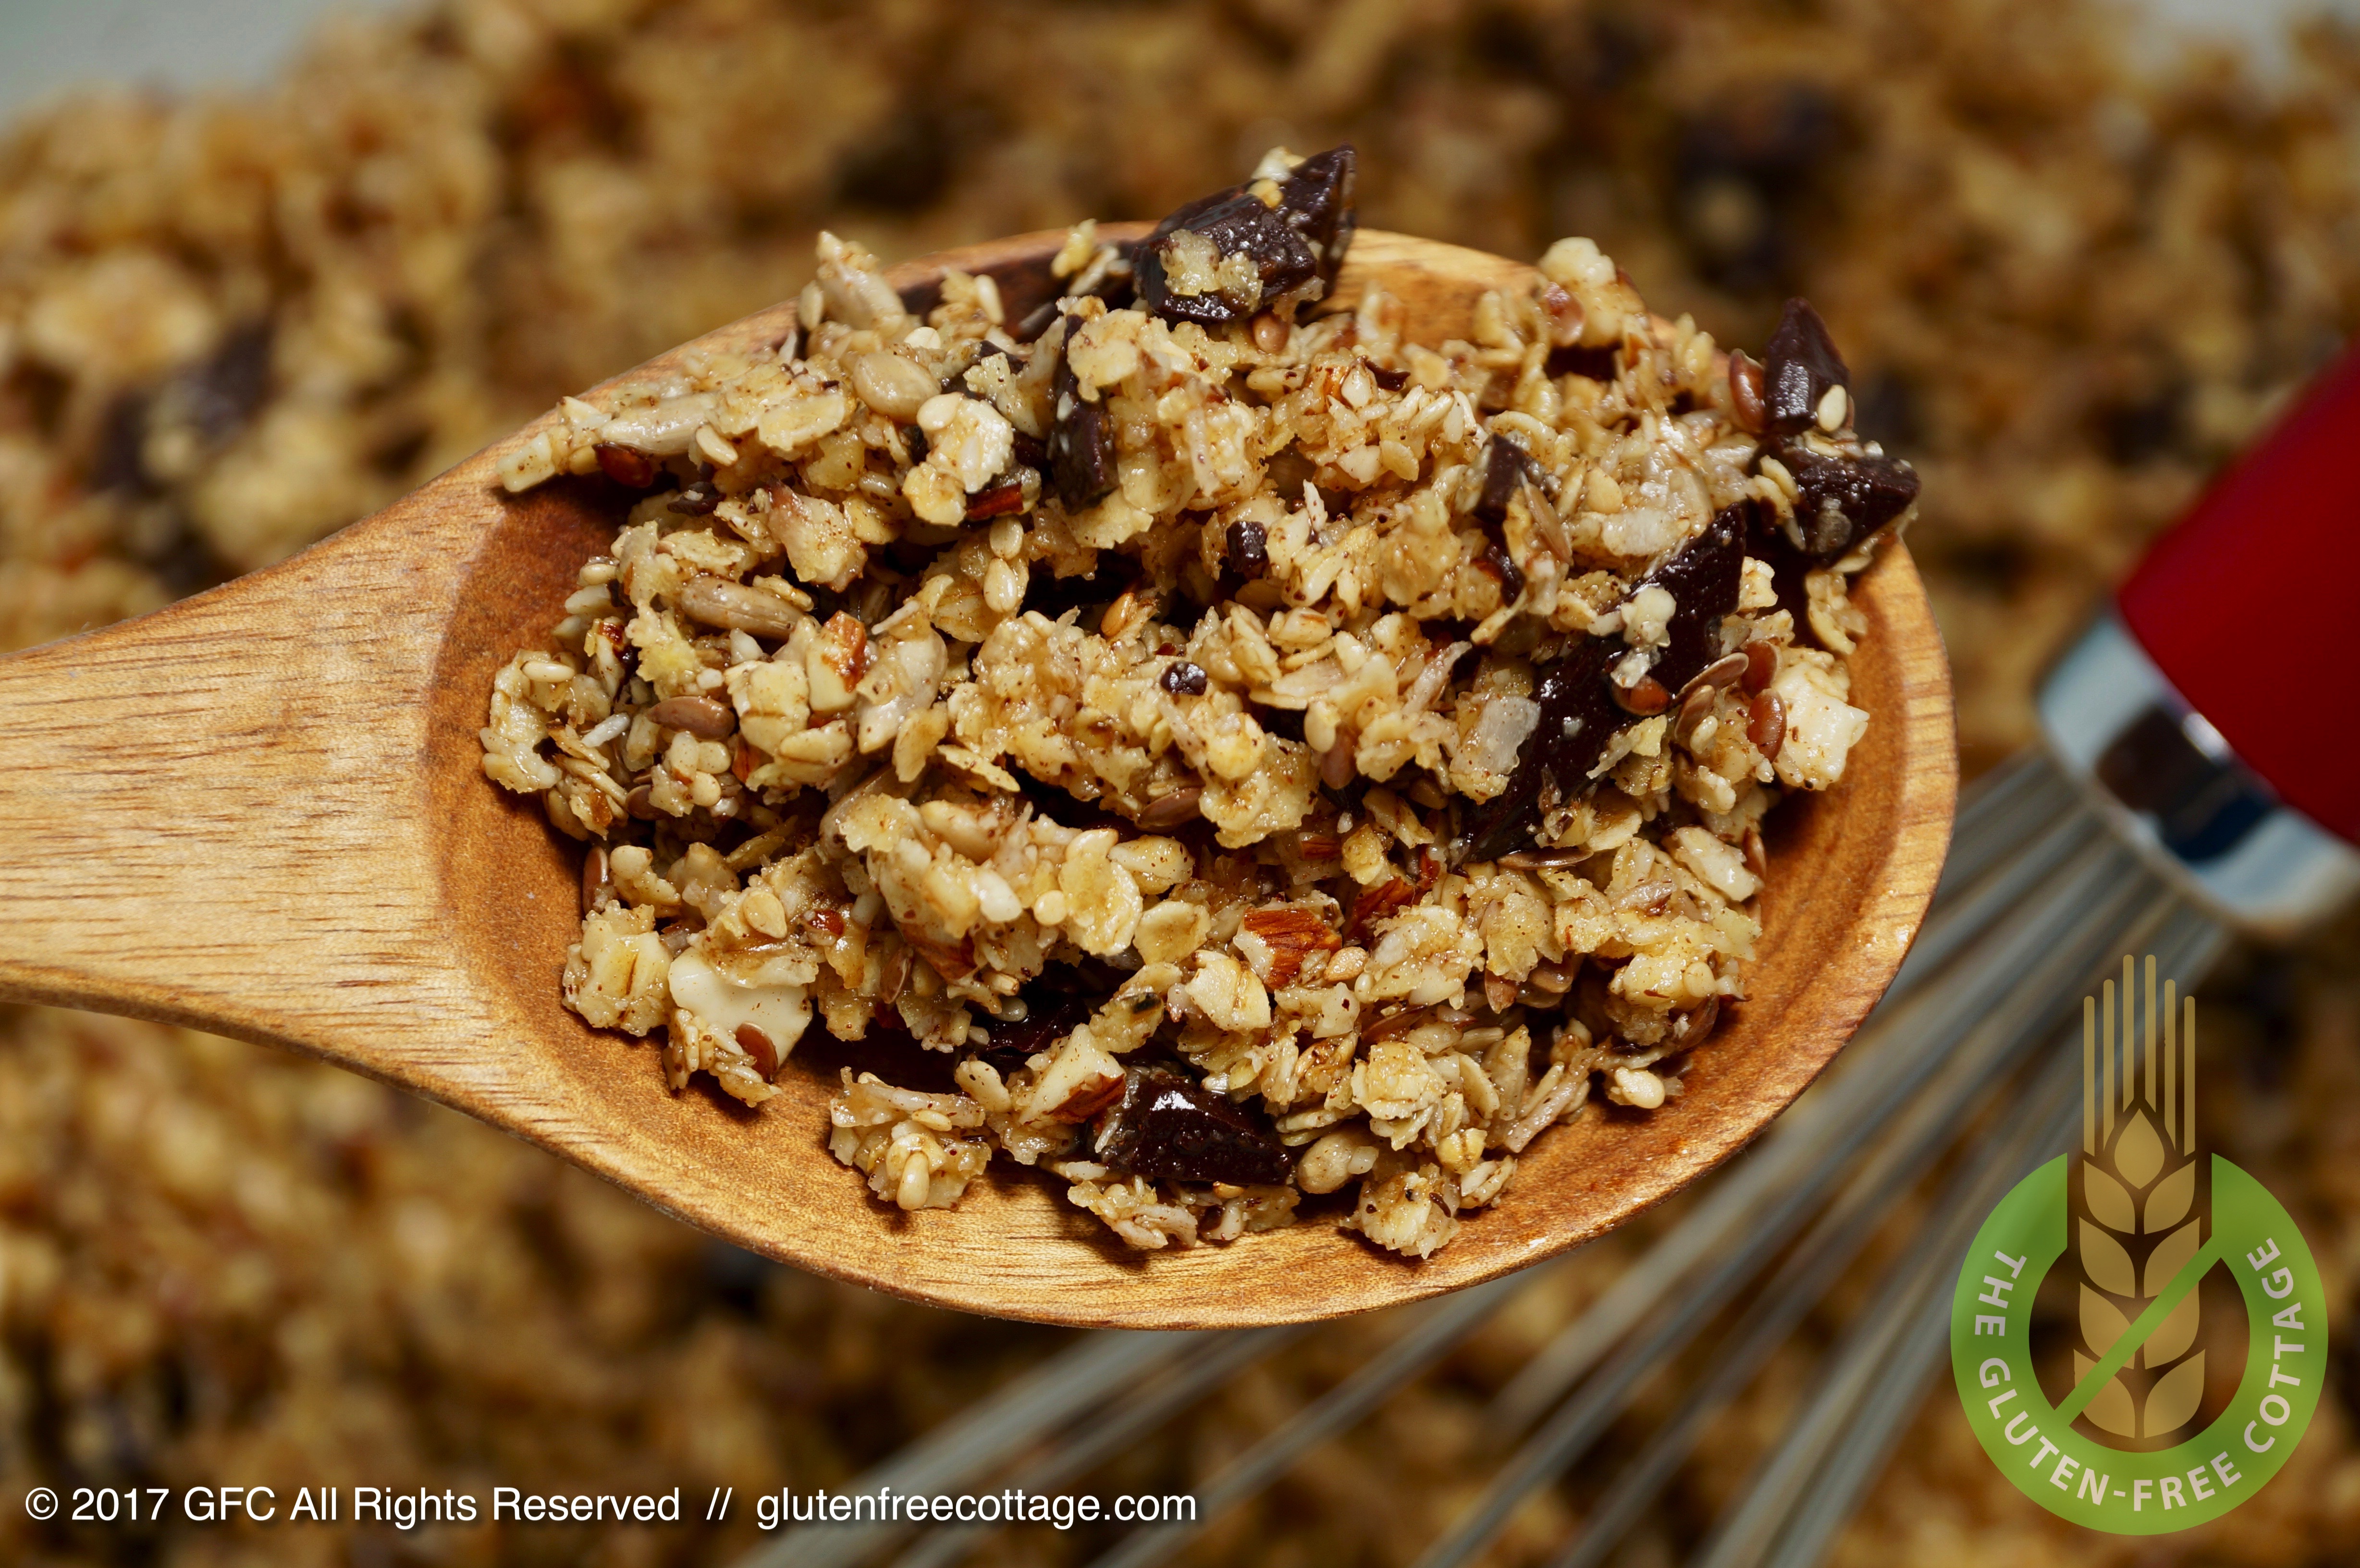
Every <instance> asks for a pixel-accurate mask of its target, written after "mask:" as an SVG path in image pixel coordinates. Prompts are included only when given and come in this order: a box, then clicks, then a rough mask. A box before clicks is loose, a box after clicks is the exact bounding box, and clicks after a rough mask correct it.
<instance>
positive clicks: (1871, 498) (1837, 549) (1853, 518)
mask: <svg viewBox="0 0 2360 1568" xmlns="http://www.w3.org/2000/svg"><path fill="white" fill-rule="evenodd" d="M1769 451H1770V453H1771V455H1772V456H1774V457H1775V458H1776V459H1777V460H1778V461H1779V462H1780V463H1785V464H1786V471H1787V472H1788V473H1789V474H1793V475H1794V476H1795V484H1796V486H1797V489H1798V490H1800V491H1801V495H1799V497H1798V498H1797V500H1796V502H1795V521H1794V532H1793V533H1792V534H1789V533H1788V532H1787V530H1786V529H1784V528H1779V529H1776V530H1775V531H1776V532H1777V534H1778V535H1779V537H1780V538H1781V539H1785V540H1786V545H1787V549H1788V550H1789V551H1791V552H1797V553H1799V554H1800V555H1802V556H1803V558H1804V559H1805V560H1807V561H1809V562H1810V563H1811V564H1812V565H1815V566H1826V565H1829V564H1830V563H1832V562H1834V561H1841V560H1842V559H1843V558H1844V556H1846V555H1847V554H1849V553H1850V552H1851V551H1852V549H1853V547H1854V546H1856V545H1858V544H1860V543H1861V542H1862V541H1863V539H1868V538H1869V537H1870V536H1872V535H1874V533H1876V532H1877V530H1878V529H1880V528H1884V527H1885V526H1886V525H1887V524H1889V523H1891V522H1892V521H1893V520H1894V519H1895V518H1896V517H1899V516H1900V515H1901V514H1902V513H1904V512H1906V511H1907V510H1908V509H1909V504H1910V503H1911V502H1912V501H1915V500H1916V499H1917V470H1915V469H1913V468H1911V467H1910V466H1909V465H1908V464H1907V463H1903V462H1901V461H1900V460H1899V459H1897V458H1890V457H1837V456H1829V455H1826V454H1824V453H1821V452H1814V451H1812V450H1811V449H1810V448H1809V447H1807V446H1804V445H1802V444H1801V443H1800V442H1796V441H1773V442H1772V443H1770V448H1769ZM1770 561H1771V564H1772V565H1773V566H1774V567H1775V566H1776V565H1778V564H1779V561H1778V560H1777V558H1776V555H1775V553H1774V554H1773V555H1772V556H1771V557H1770Z"/></svg>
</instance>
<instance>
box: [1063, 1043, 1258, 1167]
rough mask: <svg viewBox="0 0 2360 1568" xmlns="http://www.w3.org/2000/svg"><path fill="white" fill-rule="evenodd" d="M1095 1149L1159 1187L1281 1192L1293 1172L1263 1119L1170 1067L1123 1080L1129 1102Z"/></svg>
mask: <svg viewBox="0 0 2360 1568" xmlns="http://www.w3.org/2000/svg"><path fill="white" fill-rule="evenodd" d="M1094 1147H1095V1148H1096V1149H1097V1151H1098V1158H1099V1159H1100V1160H1104V1161H1105V1162H1106V1163H1107V1164H1109V1165H1111V1166H1113V1167H1114V1168H1115V1169H1116V1170H1118V1171H1129V1172H1130V1173H1131V1174H1132V1175H1134V1176H1146V1177H1149V1178H1152V1179H1153V1180H1155V1181H1227V1182H1229V1183H1230V1184H1232V1185H1234V1186H1240V1187H1267V1186H1274V1185H1276V1184H1277V1183H1279V1182H1281V1181H1285V1180H1286V1178H1287V1173H1288V1171H1290V1170H1292V1169H1293V1165H1292V1162H1291V1161H1290V1160H1288V1159H1287V1157H1286V1149H1285V1148H1284V1146H1283V1145H1281V1144H1280V1142H1279V1141H1278V1139H1277V1138H1275V1137H1274V1136H1273V1134H1272V1133H1271V1130H1270V1129H1269V1127H1266V1126H1264V1125H1263V1124H1262V1120H1261V1118H1260V1117H1258V1116H1254V1115H1253V1113H1251V1111H1248V1110H1246V1109H1245V1108H1244V1107H1243V1106H1241V1105H1233V1104H1231V1103H1230V1102H1229V1100H1228V1099H1227V1098H1226V1097H1225V1096H1223V1095H1219V1094H1214V1093H1213V1092H1212V1091H1211V1090H1209V1089H1207V1088H1204V1087H1203V1086H1201V1085H1199V1084H1197V1083H1193V1082H1191V1081H1190V1080H1189V1079H1187V1078H1185V1077H1184V1076H1182V1075H1181V1074H1180V1073H1175V1072H1174V1071H1172V1070H1171V1069H1170V1068H1167V1067H1133V1068H1131V1069H1130V1070H1129V1071H1128V1072H1126V1073H1124V1074H1123V1087H1122V1101H1121V1103H1120V1104H1119V1105H1116V1106H1115V1108H1114V1109H1113V1110H1111V1111H1109V1112H1108V1113H1107V1115H1106V1118H1105V1119H1104V1120H1103V1121H1102V1122H1100V1124H1099V1130H1098V1138H1097V1139H1096V1140H1095V1143H1094Z"/></svg>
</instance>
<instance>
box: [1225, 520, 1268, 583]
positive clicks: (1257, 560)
mask: <svg viewBox="0 0 2360 1568" xmlns="http://www.w3.org/2000/svg"><path fill="white" fill-rule="evenodd" d="M1227 542H1228V544H1229V570H1230V571H1232V572H1236V573H1237V574H1238V575H1239V576H1240V577H1242V578H1245V579H1246V580H1247V581H1249V582H1251V581H1252V580H1253V579H1254V578H1257V577H1260V576H1261V575H1262V573H1263V572H1268V571H1269V570H1270V531H1269V530H1268V529H1266V528H1263V527H1262V525H1261V524H1260V523H1256V522H1237V523H1231V524H1230V525H1229V537H1228V540H1227Z"/></svg>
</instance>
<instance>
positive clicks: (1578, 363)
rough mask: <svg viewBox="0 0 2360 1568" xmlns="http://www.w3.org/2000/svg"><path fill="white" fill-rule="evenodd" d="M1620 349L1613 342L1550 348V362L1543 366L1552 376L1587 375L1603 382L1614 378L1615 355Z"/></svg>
mask: <svg viewBox="0 0 2360 1568" xmlns="http://www.w3.org/2000/svg"><path fill="white" fill-rule="evenodd" d="M1619 352H1620V350H1619V349H1618V348H1617V347H1616V345H1614V344H1613V343H1604V344H1601V345H1600V346H1599V347H1596V348H1583V347H1582V346H1581V345H1580V344H1579V343H1576V344H1574V345H1573V346H1572V347H1570V348H1553V349H1551V350H1549V356H1548V363H1547V364H1546V365H1542V366H1541V368H1542V369H1543V370H1544V371H1546V372H1547V373H1548V375H1549V376H1552V377H1555V376H1588V377H1590V379H1591V380H1592V381H1596V382H1599V383H1601V384H1603V383H1605V382H1609V381H1612V380H1613V379H1614V356H1615V354H1617V353H1619Z"/></svg>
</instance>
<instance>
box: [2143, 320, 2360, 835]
mask: <svg viewBox="0 0 2360 1568" xmlns="http://www.w3.org/2000/svg"><path fill="white" fill-rule="evenodd" d="M2116 604H2118V605H2119V606H2120V608H2121V611H2122V617H2123V621H2124V624H2125V625H2126V626H2128V627H2129V628H2130V632H2131V635H2132V636H2133V637H2136V638H2137V639H2138V641H2139V643H2140V645H2141V646H2142V647H2144V648H2146V649H2147V656H2148V657H2149V658H2151V659H2154V660H2155V663H2156V667H2157V668H2158V670H2162V671H2163V674H2164V676H2165V678H2166V679H2167V680H2169V681H2170V682H2171V683H2172V685H2173V686H2174V687H2176V688H2178V689H2179V691H2180V695H2181V696H2183V697H2185V698H2187V699H2188V701H2189V702H2190V704H2191V706H2193V707H2194V708H2195V709H2196V711H2197V712H2198V713H2202V714H2203V715H2204V717H2205V719H2206V720H2207V722H2209V723H2210V724H2212V727H2213V728H2214V729H2216V730H2218V731H2220V732H2221V735H2222V737H2223V739H2225V740H2226V741H2228V743H2229V745H2230V746H2231V747H2232V748H2234V750H2235V752H2236V754H2237V756H2238V757H2239V758H2241V759H2242V760H2243V761H2244V762H2245V764H2246V766H2248V767H2250V768H2253V769H2254V771H2255V772H2256V773H2258V774H2260V775H2261V776H2262V777H2263V778H2264V779H2267V780H2268V781H2269V783H2270V786H2271V787H2272V788H2273V789H2276V790H2278V794H2279V796H2280V797H2281V798H2282V799H2284V800H2286V802H2287V803H2288V804H2289V805H2290V806H2292V807H2294V808H2295V809H2296V810H2297V811H2301V812H2302V813H2303V814H2304V815H2306V816H2308V817H2310V818H2311V820H2312V821H2314V822H2318V823H2319V824H2320V825H2321V826H2322V827H2324V828H2327V829H2328V830H2330V831H2331V832H2333V833H2338V834H2340V835H2342V836H2343V837H2344V838H2345V839H2348V840H2350V841H2352V842H2354V843H2355V844H2360V715H2355V713H2354V712H2353V709H2352V706H2351V703H2352V698H2351V696H2350V692H2351V690H2352V679H2351V672H2352V670H2353V668H2354V661H2355V655H2360V349H2355V350H2353V351H2351V352H2347V353H2346V354H2344V357H2343V358H2342V359H2341V360H2339V361H2338V362H2337V363H2336V364H2335V365H2334V366H2333V368H2332V369H2330V370H2329V371H2328V372H2327V374H2326V375H2325V376H2322V377H2321V378H2320V380H2319V382H2318V383H2317V384H2316V385H2315V386H2314V387H2311V390H2310V391H2309V392H2308V393H2307V394H2306V395H2305V396H2304V397H2303V400H2302V402H2301V403H2300V405H2299V406H2298V407H2297V408H2296V409H2295V411H2294V413H2293V414H2292V415H2291V416H2290V417H2289V419H2286V420H2285V421H2284V422H2283V423H2281V424H2280V425H2279V426H2278V429H2277V430H2273V431H2272V432H2271V433H2270V435H2269V436H2268V438H2267V440H2265V441H2263V442H2262V444H2261V445H2260V446H2258V447H2256V448H2255V449H2254V450H2253V451H2252V452H2248V453H2246V454H2245V456H2244V457H2243V458H2241V459H2239V460H2238V462H2237V463H2236V465H2235V466H2234V467H2233V468H2232V469H2230V470H2229V472H2228V474H2225V475H2224V476H2223V478H2222V479H2221V480H2220V481H2219V483H2217V484H2215V485H2213V486H2212V490H2211V491H2209V492H2208V493H2207V494H2206V495H2205V496H2204V498H2203V499H2202V501H2200V502H2198V503H2197V504H2196V506H2195V509H2194V510H2192V511H2191V512H2190V513H2189V514H2188V516H2187V517H2186V518H2184V519H2183V520H2182V521H2181V522H2180V526H2179V527H2177V528H2174V529H2172V531H2171V532H2169V533H2168V534H2166V535H2165V536H2164V537H2163V538H2162V539H2161V540H2159V541H2158V543H2157V545H2156V547H2155V548H2154V549H2153V550H2150V551H2149V552H2148V553H2147V559H2146V560H2145V561H2141V562H2140V563H2139V567H2138V570H2137V571H2136V572H2133V573H2132V574H2131V578H2130V581H2129V582H2127V583H2124V584H2123V587H2122V592H2121V593H2120V594H2119V595H2118V596H2117V599H2116Z"/></svg>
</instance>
